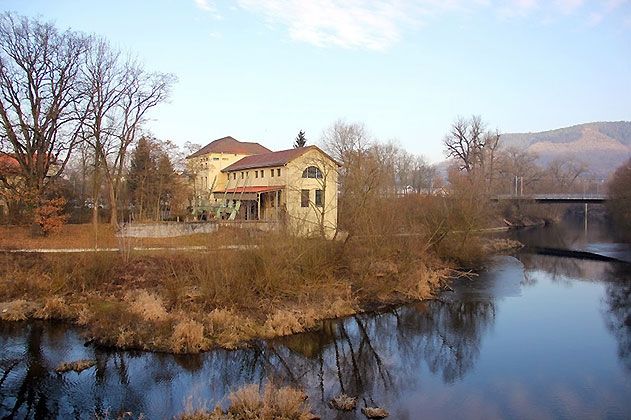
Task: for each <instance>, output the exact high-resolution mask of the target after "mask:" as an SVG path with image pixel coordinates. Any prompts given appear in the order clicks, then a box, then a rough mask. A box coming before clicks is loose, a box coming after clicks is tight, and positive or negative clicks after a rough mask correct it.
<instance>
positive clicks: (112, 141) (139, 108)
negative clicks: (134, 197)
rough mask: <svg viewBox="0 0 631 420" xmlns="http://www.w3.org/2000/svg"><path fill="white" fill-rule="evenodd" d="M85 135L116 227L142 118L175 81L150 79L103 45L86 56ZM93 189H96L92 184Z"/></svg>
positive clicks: (159, 75) (170, 77)
mask: <svg viewBox="0 0 631 420" xmlns="http://www.w3.org/2000/svg"><path fill="white" fill-rule="evenodd" d="M86 78H87V83H88V86H89V93H90V114H89V119H90V125H89V127H90V130H89V132H87V136H86V140H87V141H88V142H89V143H90V144H91V145H92V147H93V148H94V151H95V167H96V168H97V169H99V168H100V169H102V171H103V175H104V176H105V179H106V183H107V187H108V195H109V203H110V223H111V224H113V225H116V224H117V223H118V196H119V193H120V188H121V182H122V180H123V175H124V168H125V164H126V158H127V152H128V149H129V147H130V145H131V144H132V143H133V142H134V141H135V140H136V139H137V138H138V137H139V135H140V133H141V129H142V128H141V127H142V124H143V123H144V122H145V120H146V117H147V112H148V111H149V110H150V109H152V108H153V107H155V106H157V105H158V104H160V103H161V102H163V101H164V100H166V98H167V96H168V94H169V90H170V87H171V85H172V84H173V83H174V81H175V77H174V76H173V75H171V74H164V73H149V72H147V71H146V70H145V69H144V68H143V67H142V66H141V65H140V64H139V63H138V62H136V61H134V60H133V59H130V58H122V57H121V55H120V53H119V52H117V51H115V50H113V49H112V48H111V47H110V46H109V44H108V43H107V42H105V41H103V40H96V41H95V42H94V43H93V47H92V49H91V50H90V53H89V54H88V60H87V63H86ZM95 186H96V183H95Z"/></svg>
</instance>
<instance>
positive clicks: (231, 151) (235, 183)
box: [188, 137, 339, 237]
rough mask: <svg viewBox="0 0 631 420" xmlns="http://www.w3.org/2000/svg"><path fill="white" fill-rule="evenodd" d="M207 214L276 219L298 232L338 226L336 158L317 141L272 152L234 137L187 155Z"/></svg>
mask: <svg viewBox="0 0 631 420" xmlns="http://www.w3.org/2000/svg"><path fill="white" fill-rule="evenodd" d="M188 162H189V168H190V170H191V171H194V173H195V191H196V193H197V197H198V200H197V202H196V205H195V209H194V212H195V213H196V214H198V215H202V217H203V218H205V219H224V220H225V219H229V220H246V221H257V222H261V221H263V222H267V223H277V224H278V225H279V226H283V227H284V228H286V229H288V230H290V231H291V232H292V233H294V234H297V235H305V236H318V235H323V236H326V237H332V236H333V235H334V234H335V231H336V229H337V176H338V168H339V164H338V163H337V162H336V161H335V160H334V159H332V158H331V157H330V156H329V155H327V154H326V153H324V152H323V151H322V150H320V149H319V148H318V147H316V146H307V147H300V148H295V149H289V150H281V151H278V152H271V151H269V150H268V149H266V148H265V147H263V146H261V145H260V144H258V143H246V142H240V141H238V140H235V139H234V138H232V137H224V138H223V139H219V140H215V141H213V142H212V143H210V144H208V145H207V146H205V147H203V148H202V149H200V150H199V151H197V152H195V153H194V154H192V155H191V156H189V157H188Z"/></svg>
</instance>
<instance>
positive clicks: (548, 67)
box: [0, 0, 631, 161]
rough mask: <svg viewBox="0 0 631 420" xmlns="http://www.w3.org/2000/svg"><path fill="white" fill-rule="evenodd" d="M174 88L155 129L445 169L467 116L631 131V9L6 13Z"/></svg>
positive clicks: (265, 5)
mask: <svg viewBox="0 0 631 420" xmlns="http://www.w3.org/2000/svg"><path fill="white" fill-rule="evenodd" d="M0 8H1V9H2V10H12V11H15V12H18V13H20V14H25V15H29V16H40V17H43V18H44V19H46V20H52V21H54V22H55V23H56V24H57V25H58V26H60V27H64V28H65V27H72V28H73V29H77V30H82V31H86V32H91V33H97V34H101V35H104V36H106V37H107V38H109V39H110V40H111V41H112V42H113V43H114V44H115V45H117V46H119V47H121V48H123V49H125V50H130V51H133V52H135V53H137V54H138V56H139V57H140V58H141V59H142V60H143V61H144V62H145V63H146V65H147V67H148V68H150V69H154V70H160V71H164V72H172V73H174V74H176V75H177V77H178V78H179V82H178V83H177V84H176V85H175V87H174V90H173V95H172V97H171V99H170V103H168V104H165V105H162V106H161V107H160V108H159V109H157V110H156V111H155V112H154V113H153V114H152V117H153V120H152V121H150V122H149V124H148V128H149V129H150V130H151V132H152V133H153V134H154V135H155V136H157V137H159V138H164V139H167V138H168V139H172V140H174V141H176V142H177V143H179V144H183V143H184V142H185V141H193V142H196V143H202V144H206V143H208V142H209V141H210V140H213V139H216V138H219V137H223V136H225V135H232V136H234V137H236V138H237V139H242V140H253V141H259V142H261V143H262V144H264V145H266V146H268V147H270V148H272V149H274V150H277V149H284V148H289V147H291V144H292V142H293V139H294V137H295V136H296V134H297V132H298V130H300V129H304V130H305V131H306V133H307V138H308V139H309V142H310V143H316V142H317V140H318V139H319V137H320V135H321V133H322V130H323V129H325V128H326V127H327V126H329V125H330V124H331V123H333V122H334V121H335V120H336V119H340V118H342V119H346V120H347V121H361V122H364V123H365V124H366V126H367V128H368V129H369V130H370V132H371V133H372V134H373V135H374V136H375V137H377V138H380V139H383V140H387V139H394V140H398V141H399V142H400V143H401V144H402V145H403V146H404V147H405V148H406V149H408V150H409V151H411V152H415V153H420V154H424V155H425V156H427V157H428V158H430V159H431V160H432V161H436V160H440V159H442V157H443V154H442V146H441V139H442V137H443V136H444V134H445V132H446V131H447V130H448V128H449V125H450V123H451V122H452V121H453V120H454V119H455V118H456V117H457V116H458V115H467V116H468V115H471V114H480V115H482V117H483V119H484V120H486V121H487V122H489V123H490V125H491V128H498V129H499V130H500V131H503V132H515V131H540V130H545V129H552V128H558V127H563V126H567V125H573V124H578V123H583V122H589V121H597V120H608V121H612V120H629V119H631V0H602V1H595V0H591V1H590V0H549V1H543V0H380V1H376V0H369V1H359V0H346V1H334V0H258V1H257V0H238V1H223V0H216V1H212V0H108V1H78V0H0Z"/></svg>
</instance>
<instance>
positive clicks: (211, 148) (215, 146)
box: [187, 136, 270, 159]
mask: <svg viewBox="0 0 631 420" xmlns="http://www.w3.org/2000/svg"><path fill="white" fill-rule="evenodd" d="M269 152H270V150H269V149H268V148H267V147H264V146H261V145H260V144H258V143H250V142H245V141H239V140H237V139H235V138H233V137H230V136H228V137H223V138H220V139H217V140H215V141H212V142H210V143H208V144H207V145H206V146H204V147H202V148H201V149H199V150H198V151H197V152H195V153H193V154H192V155H190V156H188V157H187V159H189V158H193V157H197V156H202V155H205V154H208V153H234V154H238V155H256V154H259V153H269Z"/></svg>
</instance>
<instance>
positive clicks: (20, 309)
mask: <svg viewBox="0 0 631 420" xmlns="http://www.w3.org/2000/svg"><path fill="white" fill-rule="evenodd" d="M32 313H33V307H32V305H29V303H28V302H27V301H26V300H24V299H16V300H12V301H10V302H1V303H0V317H1V318H2V320H3V321H24V320H26V319H28V318H29V317H30V316H31V314H32Z"/></svg>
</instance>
